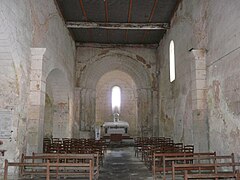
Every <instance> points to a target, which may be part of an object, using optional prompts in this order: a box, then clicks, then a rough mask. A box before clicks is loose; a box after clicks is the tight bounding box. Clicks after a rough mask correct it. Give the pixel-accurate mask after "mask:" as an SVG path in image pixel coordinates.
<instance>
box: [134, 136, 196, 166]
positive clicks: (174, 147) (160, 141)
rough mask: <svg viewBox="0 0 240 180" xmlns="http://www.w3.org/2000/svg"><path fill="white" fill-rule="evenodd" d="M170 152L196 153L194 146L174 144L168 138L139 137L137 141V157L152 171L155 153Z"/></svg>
mask: <svg viewBox="0 0 240 180" xmlns="http://www.w3.org/2000/svg"><path fill="white" fill-rule="evenodd" d="M167 152H168V153H170V152H190V153H193V152H194V146H193V145H183V143H174V142H173V140H172V139H171V138H168V137H138V138H136V139H135V156H136V157H139V154H141V159H142V161H144V163H145V164H146V166H147V167H148V168H149V169H151V168H152V165H153V157H154V154H155V153H167Z"/></svg>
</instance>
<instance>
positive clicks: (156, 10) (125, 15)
mask: <svg viewBox="0 0 240 180" xmlns="http://www.w3.org/2000/svg"><path fill="white" fill-rule="evenodd" d="M56 2H57V5H58V7H59V9H60V12H61V14H62V16H63V18H64V20H65V23H66V25H67V27H68V29H69V31H70V32H71V34H72V36H73V38H74V40H75V41H76V43H77V44H82V43H101V44H157V43H159V41H160V40H161V38H162V37H163V35H164V33H165V32H166V30H167V29H169V28H170V20H171V18H172V16H173V14H174V12H175V10H176V8H177V6H178V4H179V2H180V0H56Z"/></svg>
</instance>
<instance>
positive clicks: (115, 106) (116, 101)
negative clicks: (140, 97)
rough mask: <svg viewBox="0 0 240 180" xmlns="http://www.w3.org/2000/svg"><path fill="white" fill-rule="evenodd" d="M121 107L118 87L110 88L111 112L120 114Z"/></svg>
mask: <svg viewBox="0 0 240 180" xmlns="http://www.w3.org/2000/svg"><path fill="white" fill-rule="evenodd" d="M120 107H121V89H120V87H119V86H114V87H113V88H112V112H113V114H114V113H118V114H120Z"/></svg>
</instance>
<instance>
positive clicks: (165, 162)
mask: <svg viewBox="0 0 240 180" xmlns="http://www.w3.org/2000/svg"><path fill="white" fill-rule="evenodd" d="M212 156H213V157H215V156H216V153H215V152H206V153H190V152H176V153H155V154H154V156H153V165H152V173H153V178H154V179H156V176H157V172H160V173H163V179H166V173H167V172H169V171H172V162H175V163H184V162H187V163H189V164H190V163H193V159H198V158H201V157H212Z"/></svg>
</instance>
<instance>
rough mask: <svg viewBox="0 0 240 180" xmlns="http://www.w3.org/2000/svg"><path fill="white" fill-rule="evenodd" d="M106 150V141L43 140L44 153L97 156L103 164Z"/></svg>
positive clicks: (82, 139)
mask: <svg viewBox="0 0 240 180" xmlns="http://www.w3.org/2000/svg"><path fill="white" fill-rule="evenodd" d="M106 148H107V143H106V140H104V139H100V140H95V139H84V138H81V139H76V138H62V139H60V138H52V139H50V138H44V141H43V152H44V153H60V154H96V153H98V154H99V159H100V162H101V163H103V158H104V153H105V151H106Z"/></svg>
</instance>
